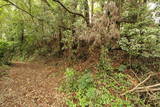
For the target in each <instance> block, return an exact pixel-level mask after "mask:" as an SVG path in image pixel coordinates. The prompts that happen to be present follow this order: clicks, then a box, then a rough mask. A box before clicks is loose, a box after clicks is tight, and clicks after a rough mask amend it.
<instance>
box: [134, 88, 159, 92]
mask: <svg viewBox="0 0 160 107" xmlns="http://www.w3.org/2000/svg"><path fill="white" fill-rule="evenodd" d="M148 91H151V92H153V91H160V88H149V89H142V90H136V91H135V92H148Z"/></svg>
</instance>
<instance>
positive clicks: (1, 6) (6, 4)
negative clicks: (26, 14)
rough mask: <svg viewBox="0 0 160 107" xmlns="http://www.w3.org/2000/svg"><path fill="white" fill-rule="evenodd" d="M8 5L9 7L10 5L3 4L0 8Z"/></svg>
mask: <svg viewBox="0 0 160 107" xmlns="http://www.w3.org/2000/svg"><path fill="white" fill-rule="evenodd" d="M9 5H11V4H4V5H1V6H0V8H2V7H5V6H9Z"/></svg>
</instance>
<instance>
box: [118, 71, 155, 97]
mask: <svg viewBox="0 0 160 107" xmlns="http://www.w3.org/2000/svg"><path fill="white" fill-rule="evenodd" d="M154 75H157V74H155V73H154V74H150V75H149V76H148V77H147V78H146V79H145V80H143V81H142V82H140V83H139V84H138V85H137V86H135V87H134V88H133V89H131V90H129V91H126V92H124V93H122V94H121V96H124V95H126V94H127V93H131V92H133V91H135V90H137V89H138V88H139V86H140V85H142V84H144V83H145V82H146V81H148V80H149V79H150V78H151V77H152V76H154ZM144 90H145V91H147V88H146V87H144V89H143V91H144ZM154 90H155V89H154Z"/></svg>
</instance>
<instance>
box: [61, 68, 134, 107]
mask: <svg viewBox="0 0 160 107" xmlns="http://www.w3.org/2000/svg"><path fill="white" fill-rule="evenodd" d="M107 76H108V75H107V73H106V72H101V73H100V74H99V73H97V74H96V75H95V76H93V74H92V73H91V71H89V70H85V71H84V72H81V73H80V72H78V71H77V72H76V70H74V69H72V68H67V69H66V72H65V77H66V79H65V82H64V85H63V91H64V92H66V93H67V94H68V97H67V99H66V104H67V105H68V106H69V107H86V106H88V107H103V106H105V105H106V106H111V107H123V106H126V107H132V106H131V103H130V102H129V101H125V100H123V99H121V98H120V97H118V96H116V95H113V94H112V93H111V92H110V91H109V89H110V88H111V87H112V88H113V89H115V90H117V91H122V90H124V89H126V88H124V86H121V87H119V86H116V85H117V84H116V83H115V81H113V80H112V79H110V78H108V77H107ZM106 77H107V78H106ZM114 78H115V79H118V81H119V82H122V84H125V85H126V86H127V85H128V84H129V83H127V82H125V81H126V77H125V76H124V75H122V74H118V73H117V74H115V76H114ZM102 84H106V85H102ZM114 87H115V88H114Z"/></svg>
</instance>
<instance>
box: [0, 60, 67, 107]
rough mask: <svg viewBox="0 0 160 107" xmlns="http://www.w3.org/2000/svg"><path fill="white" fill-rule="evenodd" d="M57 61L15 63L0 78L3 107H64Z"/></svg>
mask: <svg viewBox="0 0 160 107" xmlns="http://www.w3.org/2000/svg"><path fill="white" fill-rule="evenodd" d="M60 69H61V68H60V67H58V66H57V65H56V64H54V66H52V65H48V64H44V63H31V62H30V63H29V62H26V63H24V62H15V63H14V64H13V65H12V66H11V68H10V70H8V71H6V72H7V75H5V76H3V77H1V78H0V107H65V105H64V94H62V93H60V92H58V91H57V88H58V86H59V82H60V81H61V80H62V78H63V72H59V71H60Z"/></svg>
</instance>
